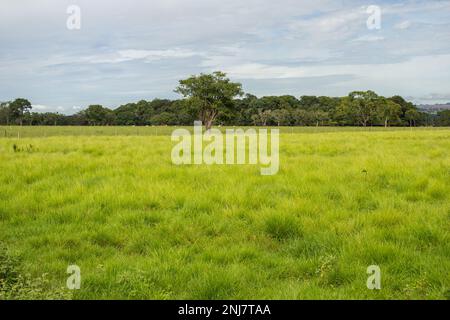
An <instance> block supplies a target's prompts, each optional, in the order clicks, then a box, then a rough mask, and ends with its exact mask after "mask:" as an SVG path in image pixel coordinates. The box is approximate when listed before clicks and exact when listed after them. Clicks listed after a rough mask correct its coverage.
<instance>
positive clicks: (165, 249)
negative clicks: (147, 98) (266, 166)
mask: <svg viewBox="0 0 450 320" xmlns="http://www.w3.org/2000/svg"><path fill="white" fill-rule="evenodd" d="M172 130H173V128H170V127H164V128H163V127H160V128H156V127H139V128H138V127H128V128H123V127H122V128H121V127H119V128H118V127H90V128H86V127H83V128H80V127H66V128H62V127H55V128H52V127H48V128H44V127H27V128H25V127H24V128H19V127H0V242H1V245H2V246H3V247H5V248H6V251H5V250H3V253H2V254H0V263H1V265H0V268H1V269H0V276H1V275H2V274H3V276H4V277H5V274H8V272H9V274H11V273H15V274H16V275H17V274H20V277H23V279H25V280H22V281H21V282H20V284H19V285H17V286H18V287H20V288H19V289H17V288H16V289H14V290H13V289H11V288H10V287H8V288H7V289H4V290H3V292H2V291H1V290H0V299H1V298H2V297H3V298H6V299H13V298H27V297H31V298H49V297H50V298H52V297H56V298H72V299H115V298H118V299H449V298H450V201H449V193H450V130H449V129H414V130H411V129H410V128H404V129H392V130H384V129H380V128H378V129H375V128H372V129H369V128H368V129H361V128H295V129H290V128H282V134H281V136H280V171H279V173H278V174H277V175H275V176H261V175H260V171H259V169H260V166H259V165H257V166H252V165H243V166H236V165H234V166H226V165H221V166H206V165H201V166H194V165H192V166H175V165H173V164H172V162H171V158H170V155H171V149H172V146H173V145H174V144H173V143H172V142H171V141H170V136H169V135H170V132H171V131H172ZM14 145H15V147H14ZM11 261H12V262H11ZM71 264H76V265H78V266H79V267H80V268H81V276H82V285H81V289H80V290H75V291H70V290H68V289H66V288H65V286H66V279H67V277H68V274H67V273H66V269H67V267H68V265H71ZM370 265H378V266H380V268H381V273H382V276H381V277H382V289H381V290H374V291H372V290H368V289H367V287H366V280H367V277H368V274H367V273H366V269H367V267H368V266H370ZM5 270H6V271H8V270H9V271H8V272H5ZM44 274H45V275H44ZM43 275H44V276H43ZM0 288H1V282H0ZM2 295H3V296H2Z"/></svg>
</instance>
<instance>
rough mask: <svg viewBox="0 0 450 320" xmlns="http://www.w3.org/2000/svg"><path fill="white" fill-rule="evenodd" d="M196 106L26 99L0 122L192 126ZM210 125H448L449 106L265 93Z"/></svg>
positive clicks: (233, 106) (234, 104) (7, 107)
mask: <svg viewBox="0 0 450 320" xmlns="http://www.w3.org/2000/svg"><path fill="white" fill-rule="evenodd" d="M196 110H197V109H196V108H194V107H192V101H191V100H189V99H180V100H167V99H154V100H152V101H145V100H142V101H139V102H136V103H128V104H125V105H121V106H119V107H118V108H116V109H109V108H107V107H104V106H101V105H90V106H88V107H87V108H86V109H85V110H82V111H80V112H78V113H76V114H73V115H63V114H60V113H38V112H33V110H32V104H31V103H30V101H28V100H27V99H22V98H21V99H16V100H14V101H11V102H4V103H1V104H0V124H1V125H33V126H35V125H59V126H64V125H90V126H101V125H122V126H129V125H134V126H147V125H192V124H193V122H194V120H196V119H198V114H197V111H196ZM223 110H225V111H223V112H221V113H220V115H219V116H218V117H217V119H215V125H239V126H253V125H256V126H450V110H445V111H441V112H439V113H437V114H430V113H425V112H420V111H419V110H418V109H417V107H416V106H415V105H414V104H412V103H411V102H408V101H406V100H405V99H404V98H402V97H400V96H394V97H389V98H385V97H382V96H379V95H377V94H376V93H375V92H373V91H362V92H359V91H358V92H352V93H350V94H349V95H348V96H345V97H325V96H319V97H318V96H301V97H299V98H296V97H294V96H290V95H286V96H267V97H261V98H258V97H256V96H254V95H251V94H246V95H244V96H243V97H241V98H239V99H233V100H232V101H231V103H230V104H229V105H228V106H226V108H223Z"/></svg>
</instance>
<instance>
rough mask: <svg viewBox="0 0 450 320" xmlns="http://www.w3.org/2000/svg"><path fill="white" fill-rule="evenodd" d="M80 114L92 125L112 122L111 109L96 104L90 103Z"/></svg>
mask: <svg viewBox="0 0 450 320" xmlns="http://www.w3.org/2000/svg"><path fill="white" fill-rule="evenodd" d="M82 115H83V116H84V117H85V118H86V120H87V122H88V124H89V125H93V126H100V125H110V124H112V123H113V122H114V114H113V113H112V111H111V110H110V109H108V108H104V107H103V106H101V105H98V104H96V105H90V106H89V107H88V108H87V109H86V110H84V111H82Z"/></svg>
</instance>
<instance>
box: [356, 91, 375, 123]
mask: <svg viewBox="0 0 450 320" xmlns="http://www.w3.org/2000/svg"><path fill="white" fill-rule="evenodd" d="M349 98H350V101H349V102H350V103H349V108H350V112H351V113H353V114H354V115H355V117H356V119H357V121H358V122H359V123H360V124H361V125H363V126H364V127H366V126H367V125H368V124H370V123H371V122H372V121H373V120H374V119H375V118H376V116H377V111H378V110H377V105H378V103H379V101H380V98H379V96H378V95H377V94H376V93H375V92H373V91H370V90H369V91H353V92H351V93H350V94H349Z"/></svg>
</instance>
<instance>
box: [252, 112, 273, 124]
mask: <svg viewBox="0 0 450 320" xmlns="http://www.w3.org/2000/svg"><path fill="white" fill-rule="evenodd" d="M270 119H272V110H264V111H263V110H262V109H258V113H257V114H254V115H252V120H253V123H254V125H256V126H267V124H268V122H269V121H270Z"/></svg>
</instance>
